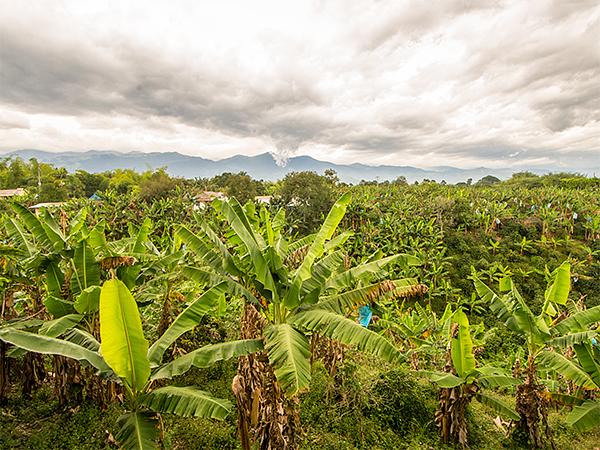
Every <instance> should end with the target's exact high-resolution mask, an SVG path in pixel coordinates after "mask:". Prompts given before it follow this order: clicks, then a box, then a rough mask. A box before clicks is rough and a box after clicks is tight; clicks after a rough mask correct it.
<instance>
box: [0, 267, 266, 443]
mask: <svg viewBox="0 0 600 450" xmlns="http://www.w3.org/2000/svg"><path fill="white" fill-rule="evenodd" d="M225 288H226V285H225V283H221V284H218V285H216V286H214V287H212V288H210V289H209V290H207V291H206V292H205V293H204V294H203V295H202V296H200V297H199V298H198V299H197V300H195V301H194V302H192V303H191V304H190V305H189V306H188V307H187V308H186V309H185V310H184V311H183V312H182V313H181V314H179V316H177V318H176V319H175V320H174V321H173V323H172V324H171V326H170V327H169V328H168V329H167V330H166V331H165V333H164V334H163V335H162V336H161V337H160V338H159V339H158V340H156V341H155V342H154V343H153V344H152V345H151V346H149V345H148V341H147V340H146V338H145V337H144V333H143V329H142V321H141V318H140V314H139V311H138V307H137V304H136V302H135V300H134V298H133V295H132V294H131V292H130V291H129V289H128V288H127V286H126V285H125V283H123V282H122V281H121V280H119V279H117V278H112V279H110V280H108V281H106V282H104V284H103V285H102V288H101V292H100V300H99V303H100V304H99V308H100V338H101V340H100V342H98V341H97V340H96V339H95V338H94V337H93V336H92V335H91V334H89V333H87V332H85V331H83V330H80V329H76V328H75V329H74V328H70V329H68V330H67V329H66V328H62V329H61V331H59V333H61V334H59V335H58V336H60V335H62V338H59V337H58V336H57V337H51V336H49V335H47V333H46V334H40V333H33V332H28V331H23V330H20V329H17V328H15V327H4V328H1V329H0V340H2V341H3V342H5V343H7V344H11V345H14V346H16V347H19V348H22V349H25V350H27V351H30V352H37V353H41V354H50V355H61V356H63V357H66V358H72V359H75V360H78V361H80V362H81V363H82V364H84V365H87V366H91V367H93V368H94V369H95V370H96V371H97V372H98V373H99V374H100V375H103V376H105V377H109V378H114V379H118V380H119V382H120V383H121V384H122V385H123V387H124V389H125V392H126V394H127V400H126V407H127V409H128V411H127V412H126V413H125V414H123V415H122V416H121V417H120V418H119V420H118V426H119V431H118V433H117V434H116V438H117V440H118V441H119V443H120V445H121V446H122V448H124V449H128V450H129V449H137V450H149V449H156V448H158V447H157V439H158V436H159V431H160V423H161V421H159V419H158V415H157V414H160V413H172V414H176V415H179V416H184V417H207V418H213V419H223V418H225V417H226V415H227V414H228V413H229V411H230V409H231V407H232V405H231V402H229V401H228V400H225V399H219V398H215V397H213V396H212V395H211V394H210V393H208V392H206V391H203V390H201V389H199V388H197V387H195V386H181V387H180V386H174V385H168V386H164V387H156V385H155V383H156V382H157V381H158V380H164V379H171V378H173V377H175V376H178V375H181V374H183V373H185V372H186V371H187V370H189V369H190V368H191V367H200V368H205V367H209V366H211V365H212V364H214V363H215V362H216V361H221V360H226V359H230V358H233V357H237V356H241V355H245V354H248V353H250V352H254V351H257V350H261V349H262V348H263V345H262V342H261V341H260V340H259V339H254V340H238V341H232V342H224V343H219V344H213V345H208V346H205V347H202V348H199V349H197V350H194V351H192V352H190V353H188V354H186V355H184V356H181V357H179V358H177V359H175V360H173V361H170V362H166V363H163V362H162V359H163V355H164V353H165V351H166V350H167V349H168V348H169V347H170V346H171V345H172V344H173V343H174V342H175V341H176V340H177V338H179V337H180V336H181V335H182V334H184V333H186V332H187V331H189V330H192V329H193V328H194V327H195V326H196V325H197V324H198V321H199V319H200V318H201V317H202V316H203V315H204V314H207V313H208V312H210V311H211V309H213V308H214V307H215V305H216V304H218V303H219V299H220V297H222V296H223V295H224V292H225ZM59 320H60V319H59ZM62 320H64V319H62ZM50 326H54V327H56V326H57V323H56V321H53V323H52V324H51V325H50ZM42 328H44V326H42ZM45 328H46V329H47V328H48V325H47V324H46V327H45ZM59 328H60V327H59Z"/></svg>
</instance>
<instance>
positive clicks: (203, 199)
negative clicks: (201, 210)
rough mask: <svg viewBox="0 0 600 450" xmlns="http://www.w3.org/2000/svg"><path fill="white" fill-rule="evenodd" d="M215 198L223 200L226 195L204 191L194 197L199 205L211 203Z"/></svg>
mask: <svg viewBox="0 0 600 450" xmlns="http://www.w3.org/2000/svg"><path fill="white" fill-rule="evenodd" d="M215 198H221V199H225V198H227V195H225V193H224V192H216V191H204V192H202V193H201V194H198V195H196V197H195V199H196V201H197V202H200V203H208V202H212V201H213V200H214V199H215Z"/></svg>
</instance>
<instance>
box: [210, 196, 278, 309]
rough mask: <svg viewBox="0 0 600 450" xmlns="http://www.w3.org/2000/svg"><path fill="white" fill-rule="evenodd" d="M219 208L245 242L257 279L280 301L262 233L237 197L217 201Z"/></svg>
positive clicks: (275, 300) (275, 299)
mask: <svg viewBox="0 0 600 450" xmlns="http://www.w3.org/2000/svg"><path fill="white" fill-rule="evenodd" d="M217 205H218V208H220V210H221V212H222V213H223V215H224V216H225V218H226V219H227V221H228V222H229V225H230V226H231V228H232V229H233V231H235V233H236V235H237V237H238V238H239V239H240V240H241V241H242V242H243V244H244V246H245V247H246V250H247V251H248V254H249V255H250V259H251V260H252V271H253V273H254V275H255V276H256V279H257V280H258V281H259V282H260V283H261V284H262V285H263V286H264V288H265V289H267V290H268V291H270V292H271V295H272V300H273V301H274V302H275V303H277V302H278V301H279V293H278V291H277V287H276V286H275V281H274V280H273V275H272V274H271V271H270V266H269V262H268V261H267V259H266V258H265V255H264V254H263V251H264V250H265V248H266V245H265V242H264V240H263V239H262V236H260V234H258V233H256V232H255V231H254V229H253V228H252V225H250V222H249V221H248V217H247V216H246V214H245V213H244V211H243V209H242V208H241V206H240V204H239V203H238V201H237V200H236V199H231V200H229V201H226V202H217Z"/></svg>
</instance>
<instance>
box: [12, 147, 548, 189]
mask: <svg viewBox="0 0 600 450" xmlns="http://www.w3.org/2000/svg"><path fill="white" fill-rule="evenodd" d="M4 156H5V157H20V158H22V159H24V160H28V159H30V158H36V159H37V160H38V161H40V162H44V163H49V164H53V165H54V166H56V167H64V168H66V169H67V170H68V171H69V172H74V171H76V170H79V169H81V170H85V171H87V172H94V173H96V172H104V171H107V170H114V169H133V170H135V171H138V172H143V171H146V170H155V169H158V168H161V167H164V168H165V169H166V170H167V172H168V173H169V174H170V175H172V176H178V177H185V178H205V177H213V176H215V175H218V174H221V173H224V172H233V173H237V172H247V173H248V174H249V175H250V176H252V177H253V178H255V179H259V180H269V181H274V180H278V179H281V178H283V177H285V175H286V174H288V173H290V172H300V171H314V172H317V173H319V174H322V173H323V172H324V171H325V170H327V169H333V170H335V172H336V173H337V175H338V177H339V178H340V180H342V181H344V182H347V183H358V182H360V181H361V180H378V181H384V180H394V179H396V178H398V177H400V176H403V177H405V178H406V180H407V181H408V182H410V183H412V182H414V181H421V180H423V179H430V180H436V181H442V180H445V181H446V182H448V183H457V182H461V181H466V180H467V179H469V178H471V179H473V181H477V180H479V179H481V178H482V177H484V176H486V175H493V176H496V177H498V178H500V179H504V178H509V177H510V176H511V175H512V173H514V172H516V171H521V170H524V169H522V168H519V169H514V168H513V169H509V168H504V169H490V168H486V167H478V168H473V169H460V168H456V167H450V166H440V167H432V168H427V169H420V168H417V167H412V166H391V165H381V166H370V165H366V164H358V163H355V164H334V163H331V162H326V161H319V160H317V159H314V158H312V157H310V156H295V157H291V158H289V159H288V160H287V164H285V166H282V165H279V164H277V163H276V161H275V159H274V158H273V156H272V155H271V154H270V153H263V154H260V155H256V156H243V155H236V156H232V157H230V158H226V159H221V160H218V161H214V160H210V159H206V158H201V157H198V156H188V155H183V154H181V153H177V152H164V153H162V152H154V153H142V152H129V153H121V152H114V151H98V150H90V151H85V152H59V153H55V152H47V151H42V150H17V151H13V152H10V153H7V154H5V155H4ZM527 170H530V171H532V172H534V173H537V174H543V173H548V172H549V170H544V169H539V168H538V169H527Z"/></svg>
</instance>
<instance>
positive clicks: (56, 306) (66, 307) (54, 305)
mask: <svg viewBox="0 0 600 450" xmlns="http://www.w3.org/2000/svg"><path fill="white" fill-rule="evenodd" d="M44 306H45V307H46V309H47V310H48V312H49V313H50V314H52V317H55V318H59V317H62V316H65V315H67V314H72V313H74V312H75V311H76V310H75V309H74V308H73V302H70V301H68V300H64V299H62V298H58V297H54V296H53V295H51V296H49V297H46V298H45V299H44Z"/></svg>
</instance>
